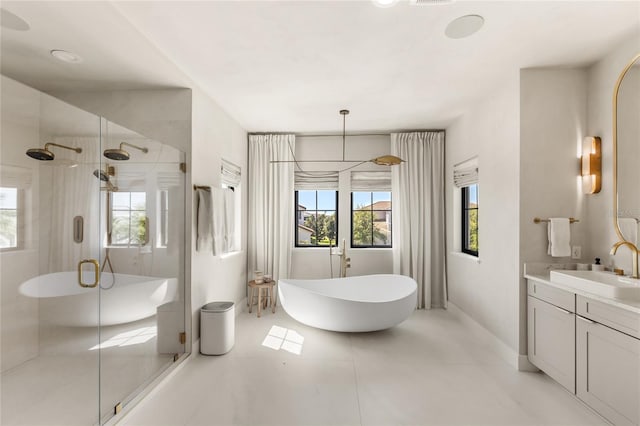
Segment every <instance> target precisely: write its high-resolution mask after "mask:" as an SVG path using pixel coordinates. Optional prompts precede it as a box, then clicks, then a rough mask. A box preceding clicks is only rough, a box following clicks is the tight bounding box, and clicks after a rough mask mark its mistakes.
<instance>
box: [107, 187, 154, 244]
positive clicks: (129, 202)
mask: <svg viewBox="0 0 640 426" xmlns="http://www.w3.org/2000/svg"><path fill="white" fill-rule="evenodd" d="M146 206H147V194H146V193H145V192H113V193H112V208H111V212H112V214H111V220H112V222H111V224H112V227H111V244H112V245H116V246H138V245H143V244H145V241H146V220H147V219H146V210H147V208H146Z"/></svg>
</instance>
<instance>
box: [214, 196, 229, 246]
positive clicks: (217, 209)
mask: <svg viewBox="0 0 640 426" xmlns="http://www.w3.org/2000/svg"><path fill="white" fill-rule="evenodd" d="M211 192H212V206H213V255H214V256H218V255H220V254H222V253H224V247H225V240H226V232H227V231H226V223H225V213H226V212H225V207H224V204H225V195H224V194H225V190H224V189H222V188H211Z"/></svg>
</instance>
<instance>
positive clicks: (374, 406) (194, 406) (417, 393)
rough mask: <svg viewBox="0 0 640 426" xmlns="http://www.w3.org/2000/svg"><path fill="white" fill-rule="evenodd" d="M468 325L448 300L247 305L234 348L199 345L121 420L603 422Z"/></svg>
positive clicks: (133, 424)
mask: <svg viewBox="0 0 640 426" xmlns="http://www.w3.org/2000/svg"><path fill="white" fill-rule="evenodd" d="M274 327H275V328H274ZM287 330H291V332H290V334H289V335H287V334H286V332H287ZM474 332H475V330H474V329H473V327H470V326H469V325H468V323H465V322H463V321H461V320H460V318H459V317H458V316H456V315H454V314H453V313H451V312H448V311H444V310H432V311H416V312H415V313H414V314H413V315H412V316H411V317H410V318H409V319H408V320H407V321H405V322H404V323H402V324H401V325H399V326H397V327H394V328H393V329H390V330H386V331H382V332H375V333H361V334H344V333H333V332H327V331H323V330H317V329H314V328H310V327H306V326H304V325H302V324H300V323H298V322H296V321H295V320H293V319H291V318H290V317H288V316H287V315H286V314H285V313H284V312H282V310H281V309H280V310H278V311H277V312H276V314H271V313H268V314H264V315H263V316H262V318H256V316H255V315H251V314H248V313H242V314H240V315H239V316H238V318H237V322H236V344H235V347H234V349H233V350H232V351H231V352H229V353H228V354H226V355H224V356H203V355H200V354H194V355H193V356H192V357H191V359H190V360H188V361H186V364H185V365H184V366H183V367H182V368H181V369H180V370H179V371H178V372H177V373H176V374H175V375H174V376H172V377H171V378H169V379H168V380H166V381H165V382H163V383H162V385H161V386H160V387H159V388H158V389H156V390H155V391H154V392H153V393H152V394H151V395H149V396H148V397H147V398H146V399H145V400H143V401H142V402H141V403H140V404H139V405H138V406H137V407H135V408H134V410H133V411H132V412H131V413H130V414H129V415H128V416H127V417H125V418H124V419H123V420H122V421H121V423H120V424H123V425H129V426H145V425H149V426H151V425H153V426H160V425H171V426H178V425H185V426H187V425H188V426H195V425H581V426H582V425H601V424H607V423H606V422H605V421H604V420H603V419H602V418H600V417H599V416H598V415H596V414H595V413H593V412H592V411H591V410H590V409H589V408H587V407H586V406H585V405H583V404H582V403H581V402H580V401H578V400H577V399H576V398H575V397H573V396H572V395H571V394H569V393H568V392H566V391H565V390H564V389H563V388H561V387H560V386H559V385H557V384H556V383H555V382H553V381H552V380H551V379H549V378H548V377H547V376H545V375H544V374H541V373H524V372H518V371H516V370H514V368H513V367H511V366H510V365H507V364H506V363H505V362H504V361H503V360H502V359H500V358H499V357H498V356H497V355H496V354H494V353H493V352H492V351H491V349H490V348H488V347H487V345H486V343H485V342H484V341H482V340H481V339H480V338H479V337H478V336H476V335H475V334H474ZM270 335H271V337H269V336H270ZM279 336H284V338H282V337H279ZM278 338H279V339H280V343H278V341H277V339H278ZM265 339H266V340H265ZM263 342H264V343H265V345H263ZM275 348H278V350H275ZM298 352H299V353H298Z"/></svg>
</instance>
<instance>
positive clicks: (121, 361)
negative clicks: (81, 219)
mask: <svg viewBox="0 0 640 426" xmlns="http://www.w3.org/2000/svg"><path fill="white" fill-rule="evenodd" d="M102 136H103V138H102V140H103V155H102V171H103V172H104V174H106V177H105V180H104V185H103V187H106V188H105V190H103V192H102V194H101V197H100V210H101V214H102V218H103V220H102V222H101V225H100V229H101V234H102V238H101V240H102V241H103V246H102V250H101V255H102V257H101V262H100V265H101V267H100V269H101V275H100V342H101V343H100V418H101V420H102V421H103V422H105V421H107V420H108V419H109V418H110V417H112V416H113V415H114V414H115V413H117V412H118V411H119V410H120V409H122V408H124V407H125V406H126V405H127V404H128V403H129V402H130V401H131V400H132V399H133V398H135V396H136V395H137V394H138V393H139V392H140V390H142V389H143V388H144V387H145V386H147V385H148V384H149V383H150V382H151V381H152V380H153V379H155V378H156V377H157V376H158V375H159V374H161V373H162V371H164V370H165V369H166V368H167V367H169V366H170V365H171V364H172V363H173V362H174V360H176V359H177V357H179V355H180V354H182V353H184V341H182V340H181V333H183V332H184V296H183V294H184V278H183V277H184V244H183V243H182V242H183V241H184V192H185V191H184V173H183V172H182V168H181V164H182V163H183V161H184V153H182V152H180V151H179V150H177V149H175V148H172V147H171V146H168V145H166V144H163V143H161V142H158V141H156V140H152V139H149V138H147V137H145V136H143V135H140V134H138V133H136V132H134V131H132V130H130V129H127V128H125V127H122V126H119V125H117V124H115V123H112V122H109V121H107V120H103V121H102Z"/></svg>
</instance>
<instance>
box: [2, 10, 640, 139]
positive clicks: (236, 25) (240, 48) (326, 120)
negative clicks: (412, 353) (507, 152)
mask: <svg viewBox="0 0 640 426" xmlns="http://www.w3.org/2000/svg"><path fill="white" fill-rule="evenodd" d="M2 7H3V8H5V9H7V10H9V11H10V12H12V13H14V14H16V15H18V16H20V17H21V18H23V19H24V20H26V21H27V22H28V23H29V25H30V27H31V29H30V30H29V31H14V30H9V29H5V28H3V29H2V63H1V65H2V73H3V74H5V75H8V76H10V77H13V78H16V79H18V80H21V81H24V82H25V83H27V84H29V85H32V86H34V87H36V88H39V89H41V90H45V91H54V90H61V89H65V90H68V89H74V90H75V89H77V90H104V89H127V88H149V87H167V86H170V87H173V86H179V87H189V86H193V84H194V83H193V82H195V83H196V84H197V85H198V86H200V87H201V88H202V89H203V90H204V91H205V92H207V93H208V94H209V95H210V96H211V97H212V98H213V99H215V100H216V101H217V102H218V103H219V104H220V105H221V106H222V107H223V108H224V109H225V110H227V111H228V112H229V114H230V115H231V116H233V117H234V118H235V119H236V120H237V121H238V122H239V123H240V124H241V125H242V126H243V127H244V128H245V129H247V130H249V131H294V132H318V131H322V132H339V131H340V130H341V127H342V121H341V119H342V117H341V116H340V115H339V114H338V110H340V109H342V108H348V109H350V110H351V115H349V117H348V118H347V130H348V131H361V130H392V129H425V128H442V127H445V126H446V125H447V124H448V123H450V122H451V121H452V120H453V119H454V118H455V117H457V116H459V115H460V114H462V113H463V112H464V111H465V109H466V108H467V107H468V106H469V105H472V104H474V103H475V102H477V100H478V99H480V98H482V97H485V96H487V95H488V94H490V93H491V92H492V91H494V90H495V89H496V88H497V87H499V86H500V84H502V82H503V81H505V79H507V78H513V77H514V76H516V75H517V73H518V70H519V69H520V68H526V67H542V66H584V65H588V64H590V63H593V62H594V61H596V60H597V59H599V58H600V57H602V56H604V55H605V54H607V53H608V52H609V51H611V49H613V48H614V47H615V45H616V43H619V42H620V41H622V40H623V39H626V38H629V37H639V38H638V40H639V41H638V44H639V50H640V1H636V0H634V1H621V2H617V1H612V0H608V1H579V2H566V1H551V2H541V1H520V2H519V1H508V2H506V1H503V2H486V1H457V2H455V3H453V4H450V5H440V6H411V5H409V4H408V1H406V0H400V1H399V3H398V4H396V5H395V6H394V7H390V8H378V7H376V6H374V5H373V4H372V2H371V1H369V0H362V1H290V2H286V1H200V2H185V1H140V2H130V1H123V2H116V3H104V2H11V1H3V2H2ZM466 14H479V15H482V16H483V17H484V18H485V25H484V27H483V28H482V29H481V30H480V31H479V32H478V33H476V34H475V35H473V36H471V37H469V38H465V39H458V40H452V39H449V38H447V37H445V35H444V29H445V27H446V25H447V24H448V23H449V22H450V21H451V20H453V19H455V18H457V17H460V16H463V15H466ZM51 49H66V50H70V51H73V52H75V53H78V54H80V55H81V56H82V57H83V58H84V62H83V63H82V64H80V65H69V64H63V63H60V62H57V61H55V60H54V59H53V58H51V57H50V55H49V54H48V52H49V50H51ZM185 75H186V76H188V78H187V77H186V76H185Z"/></svg>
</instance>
